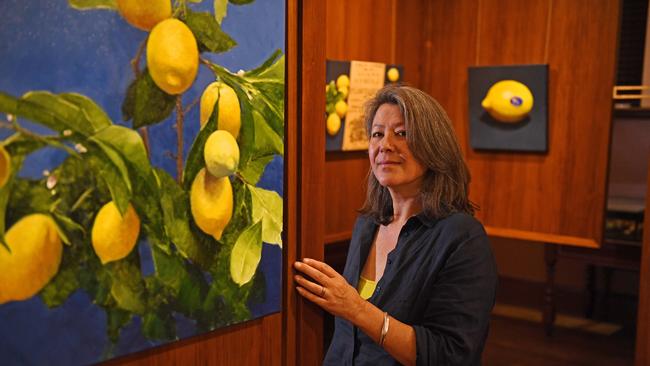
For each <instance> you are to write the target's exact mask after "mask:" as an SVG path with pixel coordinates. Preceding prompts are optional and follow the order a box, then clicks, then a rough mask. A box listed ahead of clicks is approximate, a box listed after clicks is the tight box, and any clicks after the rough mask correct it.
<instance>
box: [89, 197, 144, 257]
mask: <svg viewBox="0 0 650 366" xmlns="http://www.w3.org/2000/svg"><path fill="white" fill-rule="evenodd" d="M139 234H140V218H139V217H138V214H137V213H136V212H135V210H134V209H133V206H131V204H129V207H128V208H127V209H126V213H125V214H124V217H122V215H121V214H120V211H119V210H118V209H117V206H116V205H115V202H113V201H111V202H109V203H107V204H105V205H104V206H103V207H102V208H101V209H100V210H99V212H98V213H97V216H96V217H95V222H94V223H93V229H92V232H91V241H92V243H93V248H94V249H95V253H96V254H97V256H98V257H99V259H100V260H101V261H102V264H106V263H108V262H113V261H117V260H120V259H122V258H124V257H126V256H127V255H129V253H131V251H132V250H133V248H134V247H135V244H136V243H137V242H138V235H139Z"/></svg>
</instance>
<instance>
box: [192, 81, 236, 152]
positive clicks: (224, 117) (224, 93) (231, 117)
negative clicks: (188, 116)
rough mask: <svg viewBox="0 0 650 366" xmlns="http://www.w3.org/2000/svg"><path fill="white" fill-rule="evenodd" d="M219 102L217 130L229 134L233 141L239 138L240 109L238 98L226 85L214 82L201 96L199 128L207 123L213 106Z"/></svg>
mask: <svg viewBox="0 0 650 366" xmlns="http://www.w3.org/2000/svg"><path fill="white" fill-rule="evenodd" d="M217 100H218V101H219V120H218V122H217V128H218V129H220V130H226V131H228V132H230V133H231V134H232V135H233V136H234V137H235V139H237V137H238V136H239V129H240V127H241V107H240V106H239V98H237V93H235V91H234V90H233V88H231V87H229V86H228V85H226V84H224V83H221V82H218V81H215V82H213V83H212V84H210V85H208V87H207V88H205V90H204V91H203V94H202V95H201V102H200V109H201V117H200V122H201V128H203V126H205V124H206V123H208V119H210V115H211V114H212V110H213V109H214V104H215V103H216V102H217Z"/></svg>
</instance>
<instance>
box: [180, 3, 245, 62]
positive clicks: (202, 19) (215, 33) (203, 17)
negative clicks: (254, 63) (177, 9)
mask: <svg viewBox="0 0 650 366" xmlns="http://www.w3.org/2000/svg"><path fill="white" fill-rule="evenodd" d="M185 23H186V24H187V26H188V27H189V28H190V30H191V31H192V33H194V36H195V37H196V40H197V42H198V44H199V50H200V51H201V52H203V51H209V52H213V53H221V52H226V51H228V50H230V49H231V48H233V47H235V46H236V45H237V42H235V40H233V39H232V38H231V37H230V36H229V35H228V34H227V33H225V32H223V31H222V30H221V26H220V25H219V23H217V20H216V19H215V17H214V16H212V14H210V13H196V12H192V11H189V10H188V12H187V17H186V19H185Z"/></svg>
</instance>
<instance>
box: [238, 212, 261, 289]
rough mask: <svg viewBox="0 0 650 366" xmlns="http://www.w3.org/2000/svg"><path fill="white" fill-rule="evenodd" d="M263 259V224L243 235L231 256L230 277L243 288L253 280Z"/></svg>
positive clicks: (255, 225) (246, 231) (259, 223)
mask: <svg viewBox="0 0 650 366" xmlns="http://www.w3.org/2000/svg"><path fill="white" fill-rule="evenodd" d="M261 259H262V222H261V221H258V222H256V223H255V224H254V225H253V226H251V227H250V228H248V229H247V230H245V231H244V232H242V233H241V235H240V236H239V238H238V239H237V242H235V245H234V246H233V248H232V252H231V254H230V276H231V277H232V280H233V281H234V282H235V283H236V284H238V285H239V286H242V285H244V284H246V283H248V282H250V280H251V279H252V278H253V275H254V274H255V271H256V270H257V266H258V265H259V263H260V260H261Z"/></svg>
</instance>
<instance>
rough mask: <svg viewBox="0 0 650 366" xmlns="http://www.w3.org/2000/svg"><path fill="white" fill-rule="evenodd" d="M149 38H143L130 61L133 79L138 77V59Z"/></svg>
mask: <svg viewBox="0 0 650 366" xmlns="http://www.w3.org/2000/svg"><path fill="white" fill-rule="evenodd" d="M148 38H149V36H147V37H145V39H144V40H142V43H140V46H138V51H137V52H136V53H135V57H133V59H132V60H131V69H132V70H133V75H135V78H136V79H137V78H138V76H140V59H141V58H142V53H143V52H144V48H145V46H146V45H147V39H148Z"/></svg>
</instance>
